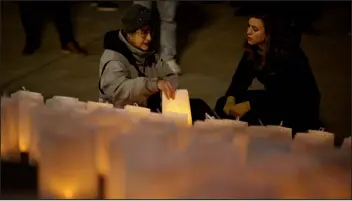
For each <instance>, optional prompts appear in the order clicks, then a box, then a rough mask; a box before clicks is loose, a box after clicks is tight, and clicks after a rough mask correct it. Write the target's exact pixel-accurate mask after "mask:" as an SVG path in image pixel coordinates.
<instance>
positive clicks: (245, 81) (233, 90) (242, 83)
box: [226, 54, 255, 99]
mask: <svg viewBox="0 0 352 201" xmlns="http://www.w3.org/2000/svg"><path fill="white" fill-rule="evenodd" d="M254 78H255V75H254V69H253V66H252V64H251V62H250V61H247V58H246V54H243V56H242V59H241V61H240V63H239V64H238V67H237V70H236V72H235V74H234V75H233V76H232V81H231V84H230V86H229V88H228V89H227V91H226V96H227V97H228V96H233V97H235V98H239V99H242V98H243V97H244V96H245V93H246V91H247V90H248V88H249V87H250V85H251V84H252V81H253V79H254Z"/></svg>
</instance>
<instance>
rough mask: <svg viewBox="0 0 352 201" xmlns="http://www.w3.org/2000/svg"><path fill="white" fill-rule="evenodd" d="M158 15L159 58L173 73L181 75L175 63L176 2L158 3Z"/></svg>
mask: <svg viewBox="0 0 352 201" xmlns="http://www.w3.org/2000/svg"><path fill="white" fill-rule="evenodd" d="M157 7H158V11H159V15H160V23H161V25H160V46H161V48H160V56H161V58H162V59H163V60H164V61H166V62H167V63H168V64H169V66H170V68H171V69H172V70H173V71H174V72H175V73H181V69H180V67H179V66H178V64H177V63H176V22H175V16H176V9H177V1H158V2H157Z"/></svg>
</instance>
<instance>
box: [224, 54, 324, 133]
mask: <svg viewBox="0 0 352 201" xmlns="http://www.w3.org/2000/svg"><path fill="white" fill-rule="evenodd" d="M254 78H257V79H258V80H259V81H260V82H261V83H262V84H263V85H264V87H265V90H266V91H267V93H266V94H267V96H268V98H267V101H264V102H265V104H267V105H266V107H270V108H271V109H272V112H273V113H275V114H273V115H275V116H276V117H277V118H279V119H282V121H283V123H284V126H287V127H291V128H293V129H296V130H297V131H305V130H306V129H312V128H313V127H315V126H316V125H317V122H318V121H319V120H318V119H319V106H320V93H319V90H318V87H317V84H316V81H315V78H314V75H313V73H312V71H311V68H310V66H309V62H308V58H307V57H306V56H305V54H304V52H303V51H302V50H301V49H297V50H295V51H294V52H293V53H292V55H291V56H290V57H289V58H287V59H284V60H282V61H280V62H277V63H276V64H275V66H270V68H266V67H264V68H263V69H258V68H257V67H256V66H255V65H254V63H253V62H252V61H250V60H248V59H247V54H246V53H245V54H244V55H243V57H242V59H241V61H240V63H239V65H238V68H237V70H236V72H235V74H234V75H233V78H232V82H231V85H230V87H229V88H228V90H227V92H226V96H234V97H235V98H236V100H245V99H246V98H245V97H246V93H247V90H248V88H249V86H250V85H251V84H252V81H253V79H254ZM250 104H251V109H252V110H256V109H257V108H258V107H263V106H262V104H263V101H262V100H250Z"/></svg>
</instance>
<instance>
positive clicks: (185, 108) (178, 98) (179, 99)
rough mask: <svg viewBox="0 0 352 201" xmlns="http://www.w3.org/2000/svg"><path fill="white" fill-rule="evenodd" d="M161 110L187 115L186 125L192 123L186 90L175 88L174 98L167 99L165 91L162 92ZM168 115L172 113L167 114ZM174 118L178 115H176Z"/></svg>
mask: <svg viewBox="0 0 352 201" xmlns="http://www.w3.org/2000/svg"><path fill="white" fill-rule="evenodd" d="M162 112H163V114H164V113H169V112H173V113H179V114H185V115H187V123H188V126H191V125H192V115H191V107H190V103H189V95H188V91H187V90H184V89H182V90H180V89H179V90H177V91H176V92H175V99H167V98H166V96H165V93H162ZM169 116H170V117H171V116H172V115H169ZM175 118H176V119H178V118H180V117H176V116H175Z"/></svg>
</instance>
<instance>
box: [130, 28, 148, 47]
mask: <svg viewBox="0 0 352 201" xmlns="http://www.w3.org/2000/svg"><path fill="white" fill-rule="evenodd" d="M151 40H152V36H151V30H150V27H149V26H145V27H142V28H141V29H138V30H137V31H136V32H134V33H133V34H128V41H129V42H130V43H131V44H132V45H133V46H134V47H136V48H139V49H141V50H144V51H147V50H148V49H149V45H150V42H151Z"/></svg>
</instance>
